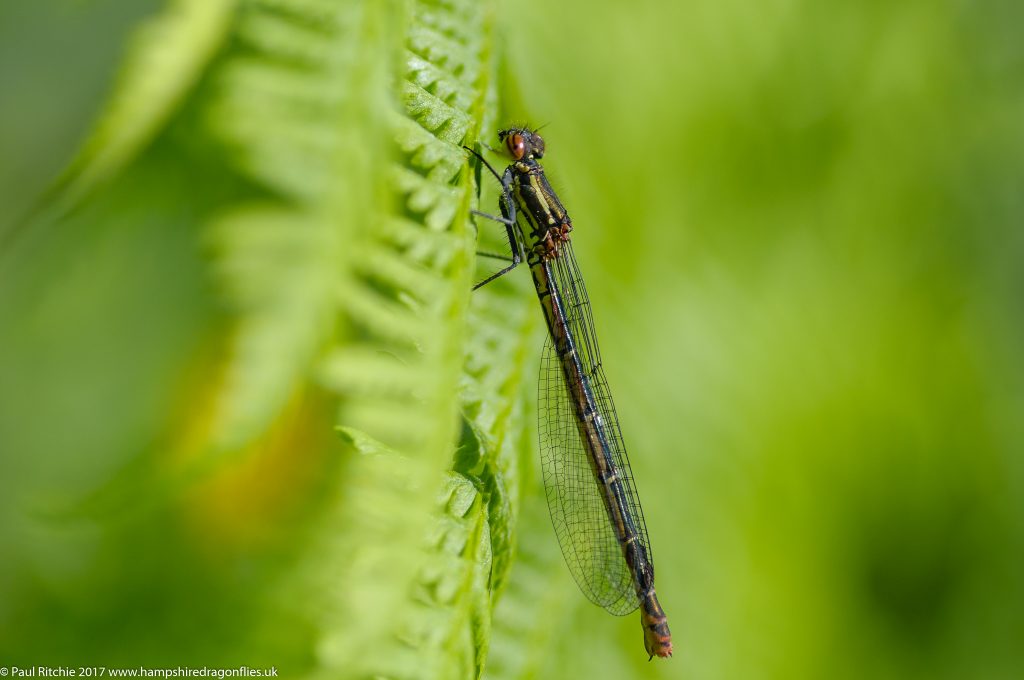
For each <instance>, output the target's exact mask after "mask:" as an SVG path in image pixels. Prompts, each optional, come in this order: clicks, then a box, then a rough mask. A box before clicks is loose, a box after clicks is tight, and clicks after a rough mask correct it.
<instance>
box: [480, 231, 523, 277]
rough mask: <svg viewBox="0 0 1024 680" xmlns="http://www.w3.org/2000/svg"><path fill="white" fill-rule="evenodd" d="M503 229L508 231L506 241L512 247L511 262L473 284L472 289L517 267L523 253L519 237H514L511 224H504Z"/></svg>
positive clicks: (488, 255)
mask: <svg viewBox="0 0 1024 680" xmlns="http://www.w3.org/2000/svg"><path fill="white" fill-rule="evenodd" d="M505 231H506V232H507V233H508V243H509V246H511V248H512V260H511V264H509V265H508V266H507V267H505V268H504V269H501V270H499V271H496V272H494V273H493V274H491V275H490V276H488V277H487V278H486V279H484V280H483V281H481V282H480V283H478V284H476V285H475V286H473V290H476V289H477V288H482V287H484V286H486V285H487V284H488V283H490V282H491V281H493V280H495V279H497V278H499V277H501V276H504V275H505V274H508V273H509V272H510V271H512V270H513V269H515V268H516V267H518V266H519V263H520V262H522V261H523V253H522V249H521V248H520V247H519V239H517V238H516V236H515V232H514V231H513V229H512V225H510V224H506V225H505ZM482 254H483V255H484V256H485V257H495V256H494V255H490V254H489V253H482ZM498 257H501V256H498Z"/></svg>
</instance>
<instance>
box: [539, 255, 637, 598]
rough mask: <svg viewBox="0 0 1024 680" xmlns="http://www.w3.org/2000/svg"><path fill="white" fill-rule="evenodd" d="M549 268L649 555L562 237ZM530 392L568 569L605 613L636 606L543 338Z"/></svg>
mask: <svg viewBox="0 0 1024 680" xmlns="http://www.w3.org/2000/svg"><path fill="white" fill-rule="evenodd" d="M552 275H553V279H552V282H551V283H552V285H555V286H557V288H558V290H559V292H560V293H561V296H562V301H563V306H564V309H565V315H566V323H567V325H568V327H569V332H570V334H571V335H572V336H573V339H574V342H575V344H576V350H577V356H579V358H580V361H581V362H582V365H583V369H584V375H585V376H586V377H587V379H588V381H589V383H590V388H591V393H592V394H593V397H594V402H595V407H596V408H597V411H598V414H599V415H600V422H601V423H603V428H604V433H605V440H606V441H607V442H608V447H609V449H610V451H609V453H610V456H611V459H612V462H613V464H614V465H615V467H616V469H617V472H618V475H619V478H620V479H621V480H622V488H623V492H624V495H625V501H626V502H625V505H626V509H627V511H628V513H629V514H630V516H631V517H630V521H631V523H632V525H633V527H634V528H635V529H636V533H637V535H638V536H639V541H640V542H641V543H642V544H643V547H644V549H645V550H646V551H647V554H648V556H649V555H650V541H649V540H648V537H647V528H646V525H645V523H644V518H643V511H642V510H641V508H640V503H639V501H638V500H637V495H636V490H635V487H634V484H633V475H632V471H631V470H630V467H629V459H628V458H627V456H626V450H625V447H624V446H623V442H622V433H621V431H620V429H619V422H618V417H617V416H616V413H615V406H614V404H613V403H612V398H611V392H610V390H609V389H608V381H607V379H606V378H605V376H604V371H603V370H602V368H601V359H600V354H599V352H598V348H597V341H596V337H595V335H594V325H593V318H592V317H591V312H590V303H589V299H588V298H587V293H586V289H585V288H584V287H583V281H582V279H581V278H580V276H579V271H578V269H577V268H576V261H575V258H574V257H573V254H572V250H571V247H570V244H569V243H565V244H563V246H562V249H561V253H560V255H559V257H557V258H555V259H554V260H553V261H552ZM538 396H539V399H538V416H539V420H540V422H539V433H540V449H541V463H542V467H543V473H544V487H545V491H546V493H547V500H548V509H549V510H550V512H551V521H552V524H553V525H554V527H555V533H556V535H557V536H558V541H559V544H560V545H561V547H562V554H563V556H564V557H565V561H566V563H567V564H568V566H569V571H570V572H572V575H573V577H574V578H575V579H576V583H577V584H579V586H580V589H581V590H582V591H583V593H584V594H585V595H586V596H587V597H588V598H589V599H590V600H591V601H593V602H595V603H597V604H599V605H601V606H602V607H604V608H605V609H607V610H608V611H609V612H611V613H613V614H620V615H622V614H628V613H630V612H632V611H633V610H634V609H636V607H637V605H638V601H637V596H636V587H635V585H634V582H633V574H632V572H631V570H630V567H629V565H628V564H627V563H626V560H625V558H624V557H623V552H622V547H621V546H620V545H619V541H618V539H617V537H616V535H615V530H614V529H613V526H612V522H611V520H610V519H609V517H608V511H607V509H606V507H605V501H604V496H603V494H604V493H605V490H604V486H603V485H602V484H601V483H600V482H598V481H597V480H596V478H595V475H594V472H593V468H592V466H591V463H590V458H589V455H588V453H587V448H586V445H585V444H584V440H583V436H582V434H581V432H580V429H579V426H578V424H577V417H576V411H575V407H574V404H573V401H572V400H571V398H570V396H569V391H568V390H567V388H566V384H565V373H564V372H563V369H562V364H561V361H560V359H559V357H558V354H557V352H556V351H555V348H554V345H553V344H552V341H551V339H550V338H548V340H547V342H546V344H545V346H544V354H543V357H542V359H541V368H540V388H539V395H538Z"/></svg>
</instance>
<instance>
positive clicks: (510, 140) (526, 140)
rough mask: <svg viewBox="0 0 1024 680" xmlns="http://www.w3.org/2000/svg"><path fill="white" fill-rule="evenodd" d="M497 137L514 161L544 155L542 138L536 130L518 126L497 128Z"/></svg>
mask: <svg viewBox="0 0 1024 680" xmlns="http://www.w3.org/2000/svg"><path fill="white" fill-rule="evenodd" d="M498 139H499V140H501V142H502V143H503V144H504V145H505V151H506V152H508V154H509V155H510V156H511V157H512V160H514V161H521V160H523V159H524V158H543V157H544V138H543V137H541V136H540V135H538V134H537V131H536V130H530V129H529V128H520V127H514V128H509V129H508V130H499V131H498Z"/></svg>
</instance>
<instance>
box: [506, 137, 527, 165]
mask: <svg viewBox="0 0 1024 680" xmlns="http://www.w3.org/2000/svg"><path fill="white" fill-rule="evenodd" d="M505 146H506V147H508V152H509V153H510V154H512V158H513V160H517V161H518V160H521V159H522V158H523V154H525V153H526V142H525V141H524V140H523V136H522V135H521V134H519V133H515V134H511V135H509V136H508V137H506V138H505Z"/></svg>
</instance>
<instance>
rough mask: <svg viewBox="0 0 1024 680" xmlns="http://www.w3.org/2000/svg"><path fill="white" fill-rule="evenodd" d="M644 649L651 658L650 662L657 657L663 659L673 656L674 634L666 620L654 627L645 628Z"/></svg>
mask: <svg viewBox="0 0 1024 680" xmlns="http://www.w3.org/2000/svg"><path fill="white" fill-rule="evenodd" d="M644 648H646V649H647V654H648V655H649V657H650V658H648V661H650V660H651V659H653V658H654V657H656V656H660V657H661V658H663V659H665V658H668V657H670V656H672V633H671V632H669V630H668V622H667V621H665V620H664V618H663V619H662V620H661V621H658V622H656V623H654V624H653V625H645V626H644Z"/></svg>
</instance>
